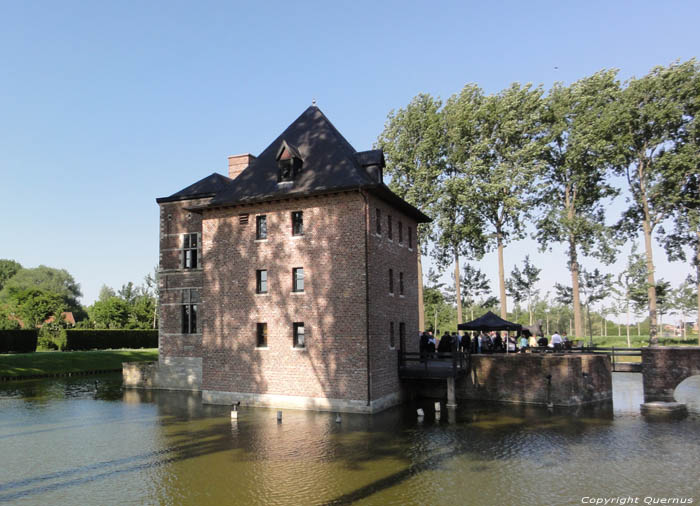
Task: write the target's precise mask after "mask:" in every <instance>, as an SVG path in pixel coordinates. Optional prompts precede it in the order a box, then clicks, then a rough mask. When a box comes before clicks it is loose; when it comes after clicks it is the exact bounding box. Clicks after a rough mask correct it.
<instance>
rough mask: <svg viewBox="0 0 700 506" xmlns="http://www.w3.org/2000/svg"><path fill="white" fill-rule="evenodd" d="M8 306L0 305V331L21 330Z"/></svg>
mask: <svg viewBox="0 0 700 506" xmlns="http://www.w3.org/2000/svg"><path fill="white" fill-rule="evenodd" d="M13 316H14V315H13V314H12V311H10V309H9V307H8V306H2V305H0V330H16V329H19V328H21V326H20V324H19V322H18V321H17V319H16V318H13Z"/></svg>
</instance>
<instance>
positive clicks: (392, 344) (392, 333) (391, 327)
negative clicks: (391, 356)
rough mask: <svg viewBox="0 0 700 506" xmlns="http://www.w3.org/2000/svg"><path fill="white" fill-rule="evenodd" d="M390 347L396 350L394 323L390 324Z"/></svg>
mask: <svg viewBox="0 0 700 506" xmlns="http://www.w3.org/2000/svg"><path fill="white" fill-rule="evenodd" d="M389 346H390V347H391V348H394V347H395V346H396V343H395V341H394V322H389Z"/></svg>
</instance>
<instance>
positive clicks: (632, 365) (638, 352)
mask: <svg viewBox="0 0 700 506" xmlns="http://www.w3.org/2000/svg"><path fill="white" fill-rule="evenodd" d="M582 351H583V352H584V353H595V354H598V355H608V356H609V357H610V362H612V370H613V371H627V372H634V371H641V370H642V363H641V356H642V349H641V348H616V347H615V346H613V347H611V348H603V347H599V346H592V347H589V346H583V347H582ZM620 357H640V361H639V362H620V361H618V360H617V359H618V358H620ZM623 364H624V365H623Z"/></svg>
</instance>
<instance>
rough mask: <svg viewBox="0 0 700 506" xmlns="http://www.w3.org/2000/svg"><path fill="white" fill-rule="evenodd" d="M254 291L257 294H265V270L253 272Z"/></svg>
mask: <svg viewBox="0 0 700 506" xmlns="http://www.w3.org/2000/svg"><path fill="white" fill-rule="evenodd" d="M255 281H256V283H255V291H256V292H257V293H267V270H265V269H261V270H257V271H255Z"/></svg>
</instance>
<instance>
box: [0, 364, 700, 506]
mask: <svg viewBox="0 0 700 506" xmlns="http://www.w3.org/2000/svg"><path fill="white" fill-rule="evenodd" d="M614 381H615V383H614V391H615V398H614V401H613V403H608V404H603V405H595V406H584V407H577V408H571V409H562V408H554V409H547V408H542V407H537V406H528V405H507V404H487V403H479V402H472V403H464V404H461V405H460V406H459V407H458V408H456V409H447V408H446V407H445V406H444V404H443V405H442V412H441V416H440V418H439V419H438V418H437V417H436V416H435V410H434V403H433V401H432V400H421V401H418V402H416V403H413V404H406V405H403V406H399V407H396V408H394V409H391V410H387V411H385V412H382V413H379V414H377V415H374V416H364V415H352V414H343V416H342V421H341V423H336V421H335V415H334V414H332V413H316V412H308V411H294V410H285V411H284V416H283V420H282V422H281V423H278V422H277V419H276V410H273V409H252V408H247V409H246V408H243V409H241V411H240V413H239V418H238V419H237V420H231V418H230V413H229V409H228V408H227V407H224V406H209V405H202V404H201V397H200V396H199V395H198V394H194V393H185V392H166V391H140V390H127V391H122V390H121V388H120V378H119V376H101V377H92V378H87V377H82V378H74V379H62V380H52V381H36V380H35V381H31V382H21V383H7V384H2V385H0V445H2V449H3V452H2V454H1V455H2V457H0V458H2V459H3V462H2V464H3V465H2V466H0V502H12V503H13V504H40V503H41V504H48V503H50V504H75V503H86V504H121V503H137V504H178V505H179V504H205V505H206V504H350V503H359V504H466V503H469V504H520V503H529V504H580V499H581V497H583V496H584V495H587V496H592V495H605V496H609V495H639V496H643V495H645V494H651V495H655V496H658V495H659V494H666V495H668V494H673V495H674V496H683V495H684V494H685V495H686V496H691V497H692V496H695V497H696V501H697V500H700V497H698V493H699V491H698V485H697V484H696V480H690V479H688V477H689V476H694V475H695V469H696V463H695V456H696V455H697V454H698V452H699V451H700V430H698V429H700V420H698V418H697V417H694V416H691V417H690V418H688V419H686V420H682V421H674V422H664V423H650V422H648V421H646V420H644V419H643V418H642V417H640V416H639V414H638V413H639V404H640V403H641V377H640V376H639V375H635V374H625V375H620V374H616V375H615V378H614ZM419 407H420V408H422V409H423V410H424V411H425V417H424V419H423V420H422V421H419V420H418V418H417V416H416V409H417V408H419ZM635 407H636V408H635Z"/></svg>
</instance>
